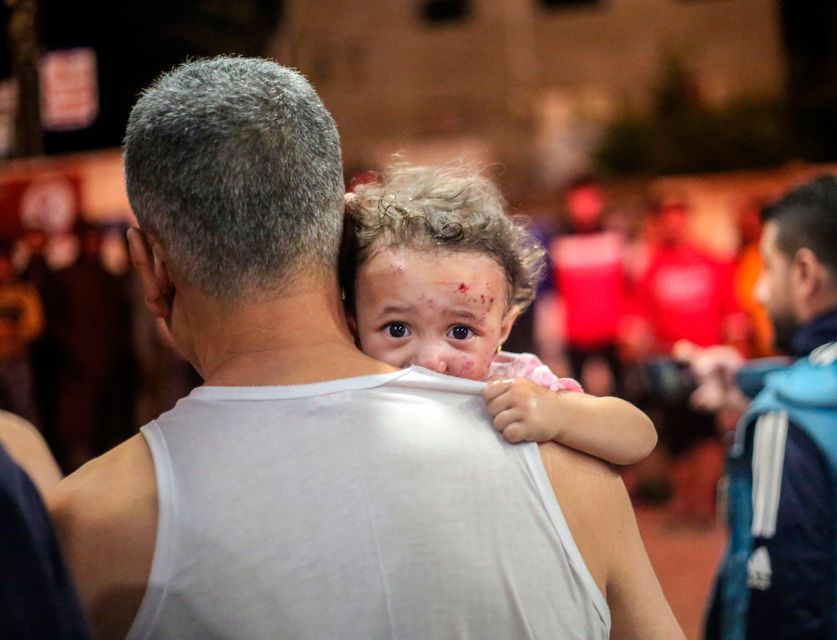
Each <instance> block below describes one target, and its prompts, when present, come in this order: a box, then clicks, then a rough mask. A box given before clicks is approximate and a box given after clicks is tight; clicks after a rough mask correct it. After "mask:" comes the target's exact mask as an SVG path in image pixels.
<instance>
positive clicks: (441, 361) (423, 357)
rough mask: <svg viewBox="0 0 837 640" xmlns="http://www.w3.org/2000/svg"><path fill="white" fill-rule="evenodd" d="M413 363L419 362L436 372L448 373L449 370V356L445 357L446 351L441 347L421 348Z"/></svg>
mask: <svg viewBox="0 0 837 640" xmlns="http://www.w3.org/2000/svg"><path fill="white" fill-rule="evenodd" d="M412 364H417V365H418V366H420V367H424V368H425V369H430V370H431V371H435V372H436V373H446V372H447V370H448V358H446V357H445V354H444V351H443V350H441V349H435V348H426V349H422V350H420V351H419V352H418V353H417V354H416V357H415V360H414V361H413V363H412Z"/></svg>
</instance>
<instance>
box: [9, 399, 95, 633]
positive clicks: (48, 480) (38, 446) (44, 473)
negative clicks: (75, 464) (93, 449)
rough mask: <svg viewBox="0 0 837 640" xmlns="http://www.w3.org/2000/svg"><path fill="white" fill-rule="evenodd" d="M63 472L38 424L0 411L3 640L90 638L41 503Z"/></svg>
mask: <svg viewBox="0 0 837 640" xmlns="http://www.w3.org/2000/svg"><path fill="white" fill-rule="evenodd" d="M60 479H61V472H60V471H59V469H58V466H57V465H56V463H55V459H54V458H53V457H52V454H51V453H50V451H49V448H48V447H47V445H46V443H45V442H44V440H43V438H42V437H41V435H40V433H38V430H37V429H36V428H35V427H34V425H32V424H30V423H29V422H27V421H26V420H23V419H22V418H20V417H18V416H16V415H13V414H11V413H8V412H5V411H0V585H2V588H0V638H3V640H86V639H87V638H90V634H89V630H88V625H87V622H86V620H85V618H84V615H83V614H82V611H81V606H80V604H79V600H78V595H77V594H76V591H75V588H74V587H73V583H72V581H71V580H70V576H69V574H68V572H67V569H66V566H65V564H64V560H63V558H62V556H61V553H60V551H59V548H58V544H57V542H56V539H55V534H54V532H53V528H52V523H51V522H50V519H49V516H48V514H47V511H46V509H45V508H44V504H43V501H42V496H43V495H45V494H46V492H48V491H49V490H50V489H51V488H52V487H53V486H55V484H56V483H57V482H58V481H59V480H60Z"/></svg>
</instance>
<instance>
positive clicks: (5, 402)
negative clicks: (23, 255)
mask: <svg viewBox="0 0 837 640" xmlns="http://www.w3.org/2000/svg"><path fill="white" fill-rule="evenodd" d="M43 330H44V313H43V307H42V305H41V299H40V296H39V295H38V291H37V290H36V289H35V287H34V286H32V285H31V284H29V283H28V282H25V281H23V280H20V279H18V277H17V276H16V275H15V269H14V264H13V262H12V256H11V250H10V247H2V248H0V408H3V409H7V410H8V411H11V412H12V413H15V414H17V415H19V416H22V417H23V418H25V419H26V420H29V421H30V422H33V423H36V424H37V423H38V412H37V409H36V407H35V391H34V385H33V382H32V365H31V363H30V360H29V358H30V355H29V347H30V345H31V344H32V343H33V341H34V340H35V339H36V338H38V336H40V335H41V333H42V332H43Z"/></svg>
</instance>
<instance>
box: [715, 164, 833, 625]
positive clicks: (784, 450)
mask: <svg viewBox="0 0 837 640" xmlns="http://www.w3.org/2000/svg"><path fill="white" fill-rule="evenodd" d="M763 217H764V221H765V226H764V231H763V234H762V239H761V252H762V255H763V257H764V262H765V267H764V271H763V273H762V276H761V279H760V281H759V283H758V285H757V295H758V297H759V298H760V300H761V301H762V303H763V304H764V305H765V307H766V308H767V310H768V313H769V314H770V317H771V320H772V323H773V325H774V328H775V335H776V342H777V346H778V347H780V348H782V349H783V350H785V351H788V352H791V353H793V355H795V356H797V357H798V358H799V359H798V360H797V361H796V362H795V363H794V364H793V365H791V366H788V367H783V368H780V369H778V370H776V371H774V372H772V373H769V374H767V376H766V377H765V380H764V385H763V389H762V391H761V392H760V393H759V394H758V395H757V396H756V397H755V399H754V400H753V402H752V403H751V404H750V406H749V407H748V408H747V410H746V411H745V413H744V415H743V417H742V418H741V420H740V422H739V424H738V427H737V430H736V433H735V440H734V443H733V446H732V448H731V451H730V456H729V461H728V466H727V472H728V478H729V526H730V544H729V548H728V550H727V553H726V555H725V557H724V560H723V562H722V564H721V568H720V571H719V574H718V578H717V583H716V587H715V593H714V596H713V599H712V604H711V607H710V613H709V618H708V621H707V629H706V632H707V633H706V636H707V638H721V639H723V640H744V639H745V638H746V639H753V640H754V639H756V638H758V639H759V640H771V639H776V640H779V639H782V640H793V639H802V638H805V639H806V640H814V639H817V640H820V639H821V640H826V639H831V638H834V637H835V634H837V624H835V620H837V617H836V616H837V480H835V479H837V242H835V238H837V177H834V176H823V177H820V178H817V179H815V180H813V181H811V182H808V183H806V184H804V185H802V186H801V187H798V188H796V189H794V190H793V191H791V192H789V193H788V194H787V195H786V196H784V197H783V198H782V199H781V200H779V201H778V202H777V203H776V204H774V205H772V206H771V207H768V208H766V209H765V211H764V216H763ZM748 370H749V372H750V375H752V373H753V372H754V371H755V369H754V368H753V367H749V368H745V369H742V370H741V371H740V372H739V376H738V379H739V381H740V382H745V381H746V378H745V377H743V375H742V374H744V375H747V372H748Z"/></svg>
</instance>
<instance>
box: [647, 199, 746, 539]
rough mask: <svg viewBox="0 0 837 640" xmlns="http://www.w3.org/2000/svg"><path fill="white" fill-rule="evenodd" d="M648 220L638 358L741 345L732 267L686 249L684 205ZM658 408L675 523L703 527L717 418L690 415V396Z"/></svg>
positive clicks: (669, 206) (670, 205) (665, 206)
mask: <svg viewBox="0 0 837 640" xmlns="http://www.w3.org/2000/svg"><path fill="white" fill-rule="evenodd" d="M652 215H653V216H654V217H653V223H654V224H655V225H656V232H657V237H658V244H657V246H656V248H654V249H653V250H652V254H651V257H650V260H649V263H648V268H647V270H646V271H645V273H644V275H643V276H642V277H641V278H640V281H639V283H638V286H637V307H638V314H639V321H638V327H639V330H638V334H639V335H637V336H634V341H635V342H637V343H639V345H640V346H639V348H638V351H639V353H641V354H643V355H644V357H646V358H653V357H669V354H670V353H671V351H672V347H673V346H674V344H675V343H676V342H678V341H680V340H688V341H690V342H692V343H694V344H697V345H699V346H702V347H708V346H712V345H718V344H732V345H740V344H741V343H742V340H743V338H744V336H745V334H746V324H747V321H746V317H745V316H744V314H743V313H742V312H741V311H740V309H739V306H738V301H737V300H736V296H735V290H734V286H733V284H734V271H733V269H734V266H733V264H732V263H724V262H722V261H720V260H718V259H716V258H714V257H713V256H711V255H710V254H708V253H707V252H705V251H704V250H703V249H701V248H699V247H697V246H695V245H694V244H693V243H692V241H691V240H690V239H689V236H688V216H689V209H688V207H687V205H686V204H685V203H684V202H681V201H663V202H662V203H660V204H659V205H657V206H655V207H654V209H653V211H652ZM659 400H660V401H661V403H662V406H661V409H662V419H663V421H662V425H661V429H660V431H661V432H660V442H661V443H662V444H663V446H664V447H665V448H666V450H667V452H668V453H669V455H670V456H671V458H672V484H673V489H674V503H673V512H674V515H675V517H676V518H677V519H678V520H685V521H688V522H694V523H697V524H709V523H711V522H712V521H713V520H714V513H715V488H716V484H717V481H718V478H720V475H721V468H722V457H723V456H722V451H723V449H722V446H721V443H720V438H719V434H718V429H717V427H716V423H715V416H714V414H713V413H710V412H703V411H697V410H695V409H694V408H692V407H691V406H690V405H689V402H688V395H684V396H683V397H665V398H659Z"/></svg>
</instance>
